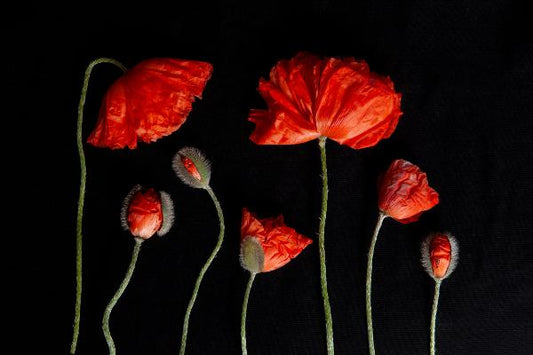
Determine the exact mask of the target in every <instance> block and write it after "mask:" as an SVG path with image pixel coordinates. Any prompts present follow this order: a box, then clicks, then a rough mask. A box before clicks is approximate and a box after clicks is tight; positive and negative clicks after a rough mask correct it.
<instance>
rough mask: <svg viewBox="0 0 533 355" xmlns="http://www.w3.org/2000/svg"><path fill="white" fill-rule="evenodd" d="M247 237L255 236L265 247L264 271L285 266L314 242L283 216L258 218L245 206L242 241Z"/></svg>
mask: <svg viewBox="0 0 533 355" xmlns="http://www.w3.org/2000/svg"><path fill="white" fill-rule="evenodd" d="M247 238H255V239H256V240H257V241H258V242H259V243H260V244H261V247H262V248H263V252H264V266H263V270H262V272H268V271H272V270H276V269H278V268H280V267H282V266H284V265H285V264H287V263H288V262H289V261H291V259H294V258H295V257H296V256H298V254H300V253H301V252H302V250H303V249H304V248H305V247H307V246H308V245H309V244H311V243H312V242H313V241H312V240H311V239H309V238H307V237H305V236H304V235H302V234H299V233H298V232H296V231H295V230H294V229H293V228H290V227H287V226H286V225H285V224H284V222H283V216H278V217H277V218H265V219H258V218H257V217H256V216H255V215H254V214H252V213H250V212H249V211H248V210H247V209H246V208H245V209H243V211H242V222H241V241H244V240H245V239H247Z"/></svg>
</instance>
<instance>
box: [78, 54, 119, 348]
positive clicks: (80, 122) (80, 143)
mask: <svg viewBox="0 0 533 355" xmlns="http://www.w3.org/2000/svg"><path fill="white" fill-rule="evenodd" d="M100 63H110V64H113V65H115V66H117V67H118V68H120V69H122V70H123V71H126V67H125V66H124V65H122V63H120V62H118V61H116V60H114V59H111V58H98V59H95V60H93V61H92V62H90V63H89V65H88V66H87V69H86V70H85V76H84V79H83V87H82V89H81V95H80V102H79V104H78V124H77V129H76V144H77V146H78V155H79V158H80V170H81V175H80V194H79V198H78V215H77V221H76V304H75V306H74V325H73V327H74V329H73V333H72V343H71V345H70V354H75V353H76V347H77V344H78V336H79V333H80V320H81V292H82V239H83V236H82V222H83V206H84V204H85V186H86V184H87V167H86V162H85V152H84V151H83V108H84V107H85V99H86V97H87V88H88V86H89V79H90V77H91V73H92V71H93V68H94V67H95V66H96V65H98V64H100Z"/></svg>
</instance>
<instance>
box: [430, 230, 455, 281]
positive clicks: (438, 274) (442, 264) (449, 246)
mask: <svg viewBox="0 0 533 355" xmlns="http://www.w3.org/2000/svg"><path fill="white" fill-rule="evenodd" d="M421 252H422V266H423V267H424V269H425V270H426V272H427V273H428V274H429V276H431V277H432V278H434V279H435V280H442V279H445V278H446V277H448V276H449V275H450V274H451V273H452V272H453V270H454V269H455V267H456V266H457V261H458V260H459V244H458V243H457V241H456V240H455V238H454V237H453V236H452V235H450V234H449V233H433V234H430V235H429V236H428V237H427V238H426V239H425V240H424V242H423V243H422V248H421Z"/></svg>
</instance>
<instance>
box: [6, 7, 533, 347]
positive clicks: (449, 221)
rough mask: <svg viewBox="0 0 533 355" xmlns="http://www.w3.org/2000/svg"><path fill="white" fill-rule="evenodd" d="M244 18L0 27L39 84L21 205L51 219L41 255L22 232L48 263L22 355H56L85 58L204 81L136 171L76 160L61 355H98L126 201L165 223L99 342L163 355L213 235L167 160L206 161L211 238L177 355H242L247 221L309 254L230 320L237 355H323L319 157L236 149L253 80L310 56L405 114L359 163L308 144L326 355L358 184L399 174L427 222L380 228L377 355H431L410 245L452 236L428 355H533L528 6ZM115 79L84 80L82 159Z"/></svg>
mask: <svg viewBox="0 0 533 355" xmlns="http://www.w3.org/2000/svg"><path fill="white" fill-rule="evenodd" d="M252 3H253V2H242V3H236V2H234V1H225V2H220V3H210V2H203V1H192V2H189V1H187V2H185V1H174V2H173V3H172V4H171V5H158V4H155V3H152V2H149V3H144V4H142V5H138V7H135V6H134V5H132V4H129V5H128V6H124V7H122V8H118V9H115V8H113V9H112V8H110V5H109V4H107V5H106V4H95V3H91V4H90V5H89V4H86V6H85V7H84V6H80V5H63V6H61V7H60V6H57V7H54V6H53V5H50V4H46V5H35V6H29V7H28V9H26V10H25V15H24V16H21V18H20V21H18V22H17V24H15V25H14V26H15V27H13V28H14V29H15V30H17V29H18V28H23V27H24V28H26V29H28V28H30V29H31V31H29V32H30V34H31V36H30V37H28V38H27V39H28V40H29V42H27V43H29V46H28V47H29V48H26V49H29V50H30V51H31V53H32V55H31V56H29V57H24V58H21V59H20V61H21V62H22V63H23V64H24V63H26V61H27V64H28V65H29V67H30V68H32V70H35V76H34V77H33V78H32V79H28V83H29V82H30V80H31V83H33V84H32V85H31V86H30V87H34V85H35V83H34V80H35V78H37V79H38V82H39V86H38V90H39V92H40V95H39V98H38V99H36V100H37V101H35V103H32V104H26V105H23V106H21V107H20V110H22V112H33V113H32V118H31V122H34V123H35V126H34V127H36V128H35V132H34V133H36V135H37V136H40V137H41V138H40V139H41V140H40V141H41V142H46V144H41V145H40V146H39V148H38V152H37V153H38V155H37V156H34V160H33V161H34V164H35V165H34V166H35V167H36V168H37V169H39V171H40V174H41V175H42V176H43V180H42V181H43V182H44V183H45V184H42V186H41V185H39V186H41V187H42V188H41V192H44V196H43V197H42V200H40V201H44V202H42V204H41V205H40V208H41V213H42V210H49V211H51V212H52V213H53V215H54V216H55V218H54V220H53V222H52V220H50V219H47V220H46V222H42V223H46V224H44V226H46V227H45V228H46V229H45V230H46V233H45V234H50V235H51V236H52V237H50V238H46V239H43V238H42V234H39V233H38V232H35V233H28V234H31V235H33V241H34V242H35V243H36V244H35V245H36V246H39V247H40V248H42V249H40V250H39V251H38V252H39V254H40V253H41V252H43V251H46V252H47V253H48V254H46V258H45V259H43V262H42V263H41V264H40V265H39V266H36V267H35V268H34V269H33V270H32V272H34V275H37V279H38V280H40V281H42V285H41V288H40V291H39V295H40V296H39V297H38V299H39V300H42V301H43V302H37V305H38V306H40V307H43V308H44V314H43V316H42V317H39V318H38V319H37V320H35V321H31V322H29V323H31V325H32V326H35V328H38V329H40V331H41V332H43V331H44V332H48V331H49V332H50V333H51V334H50V335H49V336H48V337H47V338H46V339H45V340H44V341H43V342H41V343H39V348H40V350H41V351H40V352H41V353H43V352H44V353H52V352H54V353H67V351H68V347H69V344H70V337H71V322H72V315H73V305H74V296H75V295H74V285H75V284H74V280H75V274H74V270H75V264H74V262H75V219H76V204H77V199H78V183H79V165H78V157H77V151H76V144H75V132H76V109H77V104H78V97H79V92H80V89H81V84H82V78H83V72H84V70H85V67H86V65H87V64H88V63H89V61H90V60H92V59H94V58H96V57H100V56H108V57H113V58H116V59H118V60H120V61H122V62H123V63H124V64H125V65H126V66H128V67H131V66H133V65H135V64H136V63H138V62H139V61H141V60H143V59H146V58H150V57H162V56H166V57H177V58H190V59H199V60H206V61H209V62H211V63H212V64H213V65H214V74H213V76H212V79H211V80H210V81H209V82H208V84H207V87H206V89H205V92H204V95H203V99H202V100H201V101H197V102H196V103H195V104H194V109H193V111H192V113H191V114H190V116H189V119H188V120H187V122H186V123H185V124H184V125H183V126H182V128H181V129H180V130H179V131H177V132H176V133H174V134H172V135H171V136H169V137H166V138H164V139H161V140H160V141H158V142H156V143H153V144H149V145H147V144H140V146H139V147H138V149H136V150H133V151H130V150H127V149H126V150H119V151H110V150H107V149H97V148H94V147H92V146H88V145H86V147H85V148H86V154H87V164H88V184H87V195H86V209H85V217H84V294H83V307H82V323H81V335H80V342H79V351H78V354H80V355H83V354H101V353H106V351H107V348H106V344H105V341H104V338H103V336H102V332H101V328H100V324H101V318H102V313H103V310H104V307H105V305H106V304H107V302H108V301H109V299H110V297H111V296H112V295H113V293H114V292H115V290H116V288H117V286H118V284H119V283H120V281H121V280H122V277H123V275H124V273H125V270H126V267H127V264H128V262H129V258H130V255H131V251H132V248H133V240H132V238H131V236H130V235H129V234H128V233H127V232H124V231H122V230H121V228H120V223H119V212H120V206H121V202H122V199H123V197H124V196H125V195H126V194H127V192H128V191H129V190H130V188H131V187H132V186H133V185H134V184H137V183H140V184H142V185H145V186H153V187H155V188H157V189H162V190H165V191H167V192H169V193H170V194H171V196H172V197H173V199H174V202H175V209H176V224H175V226H174V227H173V228H172V230H171V232H170V233H169V234H168V235H167V236H165V237H163V238H153V239H152V240H149V241H148V242H146V243H145V245H144V246H143V250H142V251H141V255H140V259H139V262H138V265H137V269H136V271H135V274H134V277H133V279H132V281H131V284H130V286H129V287H128V289H127V290H126V292H125V294H124V296H123V297H122V299H121V300H120V302H119V303H118V304H117V306H116V307H115V310H114V312H113V314H112V319H111V329H112V334H113V335H114V338H115V341H116V344H117V347H118V351H119V354H122V355H135V354H142V355H148V354H157V355H163V354H176V353H177V351H178V348H179V343H180V341H179V339H180V336H181V327H182V321H183V315H184V312H185V308H186V305H187V302H188V300H189V298H190V296H191V291H192V288H193V284H194V280H195V278H196V276H197V274H198V271H199V269H200V267H201V266H202V265H203V263H204V262H205V260H206V258H207V256H208V255H209V253H210V252H211V250H212V248H213V247H214V245H215V242H216V237H217V233H218V221H217V218H216V213H215V209H214V207H213V205H212V203H211V201H210V199H209V196H208V195H207V193H205V192H204V191H200V190H195V189H192V188H189V187H187V186H185V185H183V184H182V183H181V182H180V181H179V180H178V179H177V178H176V177H175V175H174V173H173V171H172V169H171V159H172V156H173V155H174V153H175V152H176V151H177V150H178V149H179V148H180V147H183V146H186V145H192V146H195V147H198V148H200V149H201V150H203V151H204V152H205V153H206V155H207V156H208V157H209V158H210V159H211V161H212V163H213V176H212V186H213V188H214V190H215V192H216V194H217V195H218V197H219V199H220V200H221V203H222V206H223V209H224V213H225V217H226V225H227V232H226V239H225V242H224V244H223V247H222V249H221V251H220V253H219V255H218V257H217V258H216V259H215V261H214V263H213V264H212V267H211V268H210V269H209V271H208V273H207V275H206V277H205V279H204V282H203V284H202V287H201V289H200V294H199V297H198V299H197V302H196V306H195V308H194V311H193V314H192V317H191V321H190V329H189V345H188V352H187V353H188V354H191V355H192V354H238V353H239V352H240V342H239V340H240V338H239V327H240V311H241V302H242V298H243V293H244V288H245V283H246V280H247V273H246V272H245V271H244V270H243V269H241V267H240V265H239V261H238V253H239V224H240V213H241V208H242V207H244V206H247V207H249V208H250V209H251V210H252V211H255V212H257V213H259V214H260V215H261V216H265V217H266V216H274V215H277V214H280V213H282V214H283V215H284V216H285V218H286V221H287V223H288V224H289V225H290V226H292V227H294V228H296V229H297V230H298V231H299V232H301V233H303V234H305V235H307V236H309V237H311V238H313V239H314V240H315V243H314V244H313V245H312V246H310V247H309V248H307V249H306V250H305V251H304V252H303V253H302V254H301V255H300V256H299V257H298V258H297V259H295V260H294V261H292V262H291V263H289V264H288V265H287V266H286V267H284V268H282V269H280V270H278V271H275V272H272V273H268V274H262V275H259V276H258V277H257V279H256V282H255V285H254V287H253V290H252V294H251V298H250V303H249V310H248V324H247V329H248V348H249V352H250V354H257V355H259V354H324V353H325V331H324V325H323V324H324V317H323V308H322V300H321V296H320V286H319V268H318V265H319V264H318V250H317V245H318V243H317V229H318V215H319V209H320V187H321V186H320V172H319V151H318V144H317V142H316V141H315V142H311V143H308V144H302V145H296V146H256V145H254V144H252V143H251V142H250V141H249V139H248V136H249V134H250V133H251V131H252V129H253V124H251V123H249V122H247V113H248V110H249V109H250V108H264V107H265V103H264V102H263V100H262V99H261V98H260V96H259V94H258V93H257V91H256V87H257V83H258V79H259V78H260V77H261V76H263V77H265V76H267V75H268V72H269V70H270V68H271V67H272V66H273V65H274V63H275V62H276V61H277V60H279V59H281V58H290V57H291V56H293V55H294V54H296V53H297V52H298V51H300V50H307V51H310V52H314V53H317V54H320V55H324V56H354V57H356V58H362V59H365V60H367V61H368V63H369V64H370V68H371V70H373V71H376V72H378V73H381V74H385V75H390V76H391V78H392V79H393V81H394V82H395V85H396V88H397V89H398V91H400V92H401V93H402V94H403V100H402V109H403V111H404V115H403V117H402V118H401V120H400V123H399V125H398V127H397V129H396V131H395V133H394V134H393V136H392V137H391V138H390V139H388V140H385V141H382V142H381V143H379V144H378V145H377V146H376V147H374V148H370V149H363V150H352V149H350V148H348V147H345V146H340V145H338V144H337V143H334V142H328V144H327V149H328V169H329V181H330V185H329V189H330V195H329V198H330V204H329V211H328V218H327V227H326V252H327V268H328V270H327V271H328V282H329V292H330V298H331V306H332V310H333V320H334V331H335V346H336V351H337V354H365V353H367V345H366V344H367V340H366V330H365V329H366V325H365V311H364V276H365V266H366V252H367V249H368V245H369V240H370V236H371V232H372V228H373V227H374V223H375V220H376V217H377V207H376V180H377V177H378V175H379V173H380V172H382V171H384V170H385V169H386V168H387V166H388V165H389V163H390V162H391V160H393V159H396V158H404V159H407V160H410V161H411V162H413V163H415V164H418V165H419V166H420V167H421V168H422V169H423V170H425V171H426V172H427V173H428V176H429V180H430V184H431V185H432V186H433V187H434V188H435V189H436V190H437V191H438V192H439V193H440V196H441V203H440V204H439V205H438V206H436V207H435V208H434V209H433V210H431V211H429V212H428V213H425V214H424V215H423V217H422V218H421V220H420V221H419V222H417V223H412V224H409V225H401V224H399V223H396V222H394V221H392V220H387V221H386V222H385V225H384V227H383V229H382V232H381V234H380V238H379V240H378V245H377V250H376V254H375V264H374V283H373V286H374V289H373V309H374V325H375V340H376V348H377V352H378V354H426V353H428V343H429V332H428V328H429V315H430V308H431V300H432V296H433V281H432V280H431V279H430V278H429V277H428V276H427V275H426V274H425V273H424V271H423V270H422V267H421V266H420V263H419V244H420V241H421V240H422V239H423V238H424V236H426V235H427V234H428V233H429V232H432V231H450V232H452V233H453V234H454V235H456V237H457V239H458V241H459V243H460V247H461V260H460V263H459V266H458V268H457V269H456V271H455V273H454V274H453V275H452V276H451V277H450V278H449V279H448V280H446V281H445V282H444V283H443V286H442V292H441V299H440V301H441V302H440V307H439V314H438V330H437V348H438V352H439V354H443V355H444V354H485V355H488V354H531V353H533V334H532V333H533V326H532V320H531V319H532V317H533V312H532V299H533V283H532V282H531V281H532V280H531V276H532V271H533V263H532V260H533V248H532V235H531V233H532V226H533V222H532V212H533V209H532V204H531V199H532V197H533V194H532V189H533V184H532V181H533V166H532V163H533V159H532V154H531V153H532V133H533V130H532V123H531V117H532V112H533V100H532V99H531V98H532V94H533V39H532V34H533V28H532V27H533V26H531V20H530V15H529V14H528V11H526V7H525V6H523V5H522V4H520V3H515V2H510V1H491V2H476V1H446V2H431V1H407V2H397V1H362V2H355V1H348V0H346V1H324V0H322V1H315V0H309V1H302V2H299V3H293V2H291V1H267V2H258V3H253V4H252ZM69 6H70V7H69ZM78 6H80V8H77V7H78ZM75 7H76V8H75ZM118 76H119V71H118V70H117V69H116V68H114V67H112V66H105V65H102V66H101V67H98V68H97V69H96V70H95V72H94V75H93V79H92V81H91V83H90V87H89V96H88V101H87V105H86V111H85V114H86V115H85V117H86V119H85V122H84V139H85V138H86V137H87V135H88V134H89V132H90V130H91V129H92V128H93V127H94V124H95V122H96V116H97V114H98V110H99V105H100V100H101V98H102V95H103V94H104V92H105V89H106V88H107V87H108V86H109V85H110V84H111V83H112V82H113V80H115V79H116V78H117V77H118ZM32 110H34V111H32ZM37 112H38V113H37ZM45 132H46V133H45ZM50 132H53V134H52V135H49V133H50ZM45 136H46V138H44V139H43V137H45ZM50 137H51V138H50ZM29 227H30V229H31V228H32V227H33V226H31V225H30V226H29ZM34 227H39V228H42V227H43V224H39V223H36V225H35V226H34ZM36 230H37V229H36ZM45 300H46V301H45ZM27 345H28V344H27Z"/></svg>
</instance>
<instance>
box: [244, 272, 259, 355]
mask: <svg viewBox="0 0 533 355" xmlns="http://www.w3.org/2000/svg"><path fill="white" fill-rule="evenodd" d="M255 275H256V273H255V272H251V273H250V279H249V280H248V285H246V291H245V292H244V300H243V301H242V313H241V349H242V355H248V350H247V349H246V312H247V311H248V298H250V290H251V289H252V284H253V283H254V279H255Z"/></svg>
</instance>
